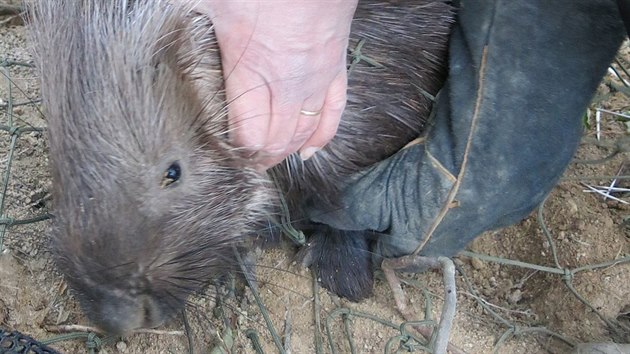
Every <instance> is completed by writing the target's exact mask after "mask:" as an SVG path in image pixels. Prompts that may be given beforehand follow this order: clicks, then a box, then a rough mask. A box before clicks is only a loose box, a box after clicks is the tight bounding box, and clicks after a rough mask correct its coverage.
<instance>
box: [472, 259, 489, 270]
mask: <svg viewBox="0 0 630 354" xmlns="http://www.w3.org/2000/svg"><path fill="white" fill-rule="evenodd" d="M470 264H471V265H472V267H473V268H475V269H476V270H481V269H483V268H485V267H486V265H485V263H483V261H481V260H480V259H479V258H472V259H471V260H470Z"/></svg>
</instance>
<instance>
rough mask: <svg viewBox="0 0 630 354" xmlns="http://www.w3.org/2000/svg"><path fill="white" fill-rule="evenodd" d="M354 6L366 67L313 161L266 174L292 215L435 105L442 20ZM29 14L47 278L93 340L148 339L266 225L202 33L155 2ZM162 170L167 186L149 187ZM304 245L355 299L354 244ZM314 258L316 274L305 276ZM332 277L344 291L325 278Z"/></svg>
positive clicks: (80, 0) (372, 4)
mask: <svg viewBox="0 0 630 354" xmlns="http://www.w3.org/2000/svg"><path fill="white" fill-rule="evenodd" d="M365 2H366V1H365V0H362V1H361V4H360V5H359V9H358V11H357V15H356V18H357V20H356V21H355V22H354V24H353V35H352V38H353V40H352V43H351V45H350V47H351V48H352V47H354V46H356V44H357V42H358V40H359V39H365V45H364V47H363V50H362V52H363V53H364V54H365V55H366V56H368V57H370V58H372V59H374V60H375V61H377V62H379V63H380V64H381V65H382V67H373V66H371V65H368V64H365V63H360V64H359V65H357V66H356V67H355V69H354V70H353V71H352V72H351V74H350V81H349V100H348V106H347V110H346V113H345V114H344V117H343V120H342V124H341V126H340V129H339V133H338V135H337V137H336V138H335V139H334V140H333V142H332V143H331V144H330V145H328V146H327V147H326V149H325V150H324V151H322V152H320V153H318V154H317V155H316V156H315V157H314V158H312V159H311V160H309V161H307V162H304V163H303V162H301V161H299V159H297V158H295V157H291V158H289V159H288V160H287V162H286V163H285V164H283V165H280V166H278V167H277V168H275V169H274V171H273V172H272V173H273V175H274V176H275V178H276V179H277V180H278V181H280V189H281V190H282V191H283V192H284V193H285V195H286V196H287V197H288V198H289V202H290V204H291V205H292V206H293V207H294V208H295V209H296V210H299V207H300V203H301V201H303V200H312V199H315V200H317V201H318V202H320V203H326V205H329V206H330V207H331V208H333V207H335V196H336V193H337V191H338V189H339V188H340V187H341V186H343V183H344V180H346V178H347V176H348V175H349V174H351V173H353V172H356V171H359V170H361V169H363V168H365V167H366V166H369V165H371V164H373V163H374V162H377V161H379V160H381V159H383V158H385V157H387V156H389V155H391V154H392V153H394V152H395V151H397V150H398V149H400V148H401V147H402V146H404V145H405V144H406V143H407V142H409V141H410V140H412V139H413V138H415V137H417V136H418V135H419V134H420V133H421V132H422V131H423V128H424V124H425V122H426V117H427V116H428V112H429V108H430V100H429V99H428V98H427V97H425V95H424V94H423V91H426V92H429V93H431V94H435V93H436V92H437V90H438V89H439V87H440V85H441V82H442V76H443V69H444V63H445V57H446V40H447V37H448V32H449V26H450V22H451V19H452V17H453V14H452V12H451V8H450V7H449V6H447V5H446V4H445V3H444V1H430V0H404V1H393V0H390V1H385V2H376V1H368V2H366V3H365ZM33 14H34V15H33V17H32V19H31V26H32V39H33V45H34V50H35V52H36V54H37V56H36V58H37V60H36V61H37V64H38V66H39V69H40V71H41V84H42V95H43V99H44V105H45V109H46V112H47V118H48V124H49V139H50V160H51V168H52V175H53V186H54V189H53V197H54V200H55V211H54V214H55V222H54V225H55V228H54V234H53V240H52V246H53V250H54V254H55V258H56V261H57V264H58V266H59V269H60V270H61V271H62V272H63V274H64V275H65V277H66V279H67V281H68V283H69V284H70V285H71V287H72V289H73V290H74V291H75V293H76V294H77V297H78V299H79V300H80V301H81V303H82V306H83V308H84V309H85V310H86V312H87V314H88V316H89V317H90V318H91V319H92V320H93V321H95V322H96V323H97V324H98V325H99V326H101V327H102V328H104V329H106V330H108V331H111V332H115V333H125V332H127V331H129V330H132V329H135V328H138V327H147V326H156V325H159V324H160V323H162V322H163V321H164V320H165V319H167V318H168V317H170V316H172V315H173V314H174V313H176V312H177V311H178V310H179V309H181V307H182V306H183V305H184V303H185V301H186V299H187V298H188V297H189V296H190V295H191V294H193V293H195V292H196V291H199V290H200V289H201V288H202V287H203V286H204V285H205V284H207V283H208V282H209V281H210V280H211V279H212V278H214V277H216V276H218V275H220V274H223V273H224V272H226V271H229V270H230V269H232V267H233V265H234V260H233V258H234V256H233V250H234V247H235V246H242V245H243V244H244V241H246V240H247V239H248V238H251V236H253V235H255V231H256V230H257V229H258V228H259V227H260V225H262V223H264V222H265V220H267V219H268V218H269V216H270V215H272V214H274V213H276V210H275V205H276V203H273V202H271V201H273V200H274V196H275V195H276V193H277V192H276V189H274V188H273V187H272V184H271V183H270V181H269V178H268V177H266V176H262V175H260V174H258V173H256V172H255V171H253V170H251V169H249V168H248V167H247V166H248V161H247V159H246V158H244V157H243V154H242V151H240V150H239V149H237V148H235V147H233V146H231V145H230V144H229V141H228V139H227V133H228V131H227V126H226V119H225V117H226V104H225V99H224V96H223V91H222V89H223V80H222V77H221V70H220V63H219V54H218V48H217V46H216V43H215V41H214V37H213V33H212V31H211V28H210V23H209V21H208V20H207V19H206V18H204V17H201V16H197V15H195V14H194V13H192V12H191V11H189V10H187V9H184V8H178V7H174V6H172V5H169V4H168V2H167V1H164V0H156V1H132V0H128V1H126V0H41V1H39V2H38V3H37V4H36V5H35V7H34V8H33ZM174 162H177V163H178V164H179V166H180V167H181V171H182V176H181V178H180V179H179V180H178V181H176V182H174V183H172V184H170V185H165V183H164V182H165V181H166V178H165V171H166V170H167V169H168V168H169V166H171V165H172V164H173V163H174ZM296 215H299V211H298V212H297V214H296ZM304 226H305V227H311V228H312V225H310V226H309V225H304ZM317 230H318V231H316V232H314V233H313V242H312V244H313V245H314V246H312V249H313V252H312V253H311V255H310V259H311V263H312V265H313V266H315V267H316V268H318V269H319V271H320V273H322V275H323V278H325V279H323V282H324V284H325V285H326V286H327V287H328V288H330V289H331V290H333V291H335V292H337V293H340V294H341V295H343V296H346V297H349V298H352V299H359V298H361V297H364V296H365V295H366V294H367V293H369V288H370V287H371V269H370V264H369V252H368V251H369V241H368V238H367V235H366V234H363V233H360V234H358V235H350V234H347V233H344V232H341V231H336V230H330V229H327V228H325V227H323V226H319V227H317ZM349 236H356V237H349ZM357 242H358V244H356V243H357ZM331 244H332V245H336V246H334V247H333V248H329V246H330V245H331ZM339 247H341V249H338V248H339ZM338 252H346V253H347V254H345V255H343V254H342V255H340V254H339V253H338ZM348 254H349V255H348ZM326 257H328V258H326ZM340 257H341V260H339V259H337V258H340ZM353 257H358V258H359V261H358V262H355V261H354V258H353ZM330 259H332V260H333V264H332V265H331V266H332V267H333V268H332V269H328V268H323V267H320V266H318V265H319V264H320V263H322V262H324V263H326V264H329V263H331V261H330ZM335 262H336V263H335ZM344 262H345V263H344ZM352 266H355V267H356V272H357V274H358V275H356V276H358V277H360V278H362V279H363V280H361V281H359V282H358V283H356V284H355V283H352V282H350V283H347V284H343V285H341V287H336V286H337V285H336V284H338V283H344V282H346V280H347V278H354V277H355V274H354V273H352V271H351V270H345V269H346V268H347V267H352ZM335 267H340V268H341V269H344V271H343V272H342V273H343V274H344V276H342V277H336V276H332V275H331V276H329V275H328V273H330V272H333V271H334V269H335ZM337 273H338V272H337ZM368 278H369V279H368ZM326 279H328V281H327V280H326Z"/></svg>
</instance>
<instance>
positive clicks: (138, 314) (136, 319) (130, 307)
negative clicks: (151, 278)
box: [93, 295, 164, 335]
mask: <svg viewBox="0 0 630 354" xmlns="http://www.w3.org/2000/svg"><path fill="white" fill-rule="evenodd" d="M97 311H98V313H96V314H95V316H94V317H95V318H93V320H94V321H95V322H96V324H97V326H98V327H100V328H101V329H102V330H104V331H106V332H107V333H109V334H114V335H125V334H129V333H130V332H132V331H133V330H136V329H139V328H153V327H157V326H159V325H161V324H162V323H164V318H163V316H162V311H161V310H160V308H159V306H158V305H157V302H156V301H155V299H153V298H152V297H151V296H149V295H139V296H137V297H134V298H113V297H112V298H109V299H104V300H103V302H102V303H101V306H100V309H99V310H97Z"/></svg>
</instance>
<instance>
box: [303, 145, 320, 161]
mask: <svg viewBox="0 0 630 354" xmlns="http://www.w3.org/2000/svg"><path fill="white" fill-rule="evenodd" d="M319 150H321V149H320V148H318V147H316V146H309V147H307V148H304V149H302V150H301V151H300V158H301V159H302V161H306V160H308V159H310V158H311V157H313V155H315V153H316V152H318V151H319Z"/></svg>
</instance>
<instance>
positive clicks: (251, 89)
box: [225, 68, 271, 151]
mask: <svg viewBox="0 0 630 354" xmlns="http://www.w3.org/2000/svg"><path fill="white" fill-rule="evenodd" d="M252 77H254V78H256V76H255V75H252V73H250V72H245V71H244V70H239V69H238V68H237V69H235V70H234V71H233V72H232V73H231V75H230V76H229V77H228V78H227V80H226V82H225V90H226V98H227V102H228V127H229V131H230V134H229V136H230V140H231V141H232V142H233V143H234V144H235V145H236V146H240V147H243V148H245V149H246V150H250V151H257V150H258V149H261V148H263V147H264V146H265V145H266V144H267V141H268V136H269V132H270V121H271V104H270V92H269V88H268V86H267V85H266V83H265V82H264V80H263V79H262V78H258V79H254V80H252Z"/></svg>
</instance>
